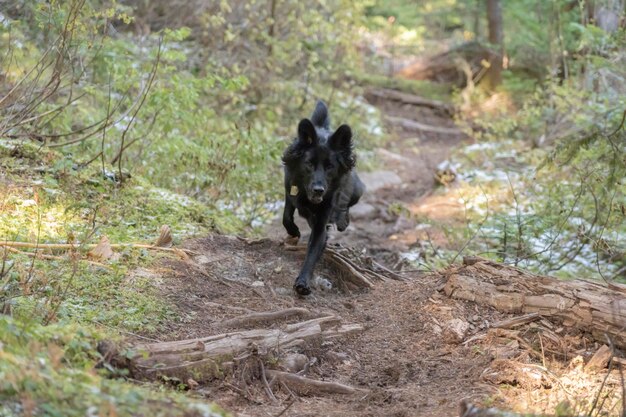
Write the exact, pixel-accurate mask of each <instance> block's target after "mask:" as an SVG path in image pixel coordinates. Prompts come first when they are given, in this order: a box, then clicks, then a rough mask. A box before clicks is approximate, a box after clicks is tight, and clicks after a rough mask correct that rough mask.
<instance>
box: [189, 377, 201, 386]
mask: <svg viewBox="0 0 626 417" xmlns="http://www.w3.org/2000/svg"><path fill="white" fill-rule="evenodd" d="M199 385H200V384H198V382H196V381H195V380H193V379H191V378H189V379H188V380H187V386H188V387H189V389H196V388H198V386H199Z"/></svg>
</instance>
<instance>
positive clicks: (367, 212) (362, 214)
mask: <svg viewBox="0 0 626 417" xmlns="http://www.w3.org/2000/svg"><path fill="white" fill-rule="evenodd" d="M375 215H376V207H374V206H373V205H371V204H368V203H359V204H357V205H355V206H353V207H350V217H351V218H352V219H367V218H370V217H373V216H375Z"/></svg>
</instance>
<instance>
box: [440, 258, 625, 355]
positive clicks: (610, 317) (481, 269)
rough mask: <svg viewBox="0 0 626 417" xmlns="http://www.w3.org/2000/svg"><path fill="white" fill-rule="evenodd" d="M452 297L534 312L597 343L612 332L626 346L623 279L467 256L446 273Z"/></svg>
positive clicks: (617, 342)
mask: <svg viewBox="0 0 626 417" xmlns="http://www.w3.org/2000/svg"><path fill="white" fill-rule="evenodd" d="M444 292H445V293H446V295H448V296H450V297H452V298H458V299H462V300H468V301H474V302H476V303H479V304H485V305H489V306H492V307H494V308H496V309H497V310H499V311H502V312H506V313H517V314H519V313H538V314H539V315H541V316H543V317H547V318H549V319H552V320H555V321H558V322H561V323H562V325H563V326H565V327H570V328H576V329H579V330H582V331H584V332H587V333H589V334H591V335H592V336H593V338H594V339H595V340H597V341H599V342H600V343H606V338H607V336H608V337H610V338H611V339H612V341H613V343H614V344H615V346H617V347H620V348H626V285H623V284H609V285H606V284H604V283H602V282H594V281H585V280H581V279H578V280H573V281H560V280H558V279H556V278H551V277H545V276H538V275H533V274H530V273H528V272H524V271H522V270H520V269H518V268H513V267H510V266H506V265H503V264H499V263H496V262H492V261H488V260H485V259H482V258H466V259H464V266H462V267H458V268H454V269H451V270H450V271H448V273H447V282H446V285H445V287H444Z"/></svg>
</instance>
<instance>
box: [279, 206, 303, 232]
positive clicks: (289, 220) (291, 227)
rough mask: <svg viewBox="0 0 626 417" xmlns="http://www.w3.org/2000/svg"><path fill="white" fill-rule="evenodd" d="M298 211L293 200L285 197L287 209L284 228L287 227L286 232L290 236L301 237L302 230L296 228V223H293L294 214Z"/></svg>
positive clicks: (284, 213) (285, 210) (284, 215)
mask: <svg viewBox="0 0 626 417" xmlns="http://www.w3.org/2000/svg"><path fill="white" fill-rule="evenodd" d="M295 211H296V207H295V206H294V205H293V203H292V202H291V198H289V196H285V209H284V210H283V226H285V230H287V233H288V234H289V236H293V237H300V229H298V226H296V223H295V222H294V221H293V214H294V212H295Z"/></svg>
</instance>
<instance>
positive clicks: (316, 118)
mask: <svg viewBox="0 0 626 417" xmlns="http://www.w3.org/2000/svg"><path fill="white" fill-rule="evenodd" d="M311 121H312V122H313V125H314V126H317V127H323V128H324V129H330V117H329V116H328V107H326V104H325V103H324V102H323V101H322V100H318V101H317V104H316V105H315V110H313V114H312V115H311Z"/></svg>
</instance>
